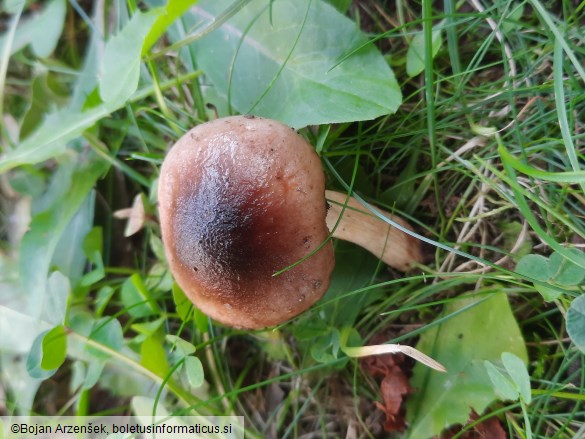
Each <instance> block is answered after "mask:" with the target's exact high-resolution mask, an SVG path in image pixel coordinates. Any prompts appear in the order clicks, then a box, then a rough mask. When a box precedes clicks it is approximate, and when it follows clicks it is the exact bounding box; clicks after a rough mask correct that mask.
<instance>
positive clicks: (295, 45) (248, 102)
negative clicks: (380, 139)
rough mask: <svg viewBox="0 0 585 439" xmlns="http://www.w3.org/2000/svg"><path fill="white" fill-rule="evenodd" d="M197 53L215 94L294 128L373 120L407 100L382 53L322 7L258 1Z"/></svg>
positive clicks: (206, 14) (210, 7) (214, 8)
mask: <svg viewBox="0 0 585 439" xmlns="http://www.w3.org/2000/svg"><path fill="white" fill-rule="evenodd" d="M231 3H232V1H231V0H220V1H218V0H207V1H201V2H200V3H199V4H198V5H197V6H196V7H195V8H193V10H194V12H195V13H194V15H191V16H190V18H189V20H188V21H187V23H186V26H192V25H195V24H196V23H200V22H201V21H204V22H205V23H210V22H211V21H212V20H214V19H215V18H217V17H218V16H219V15H220V14H221V13H222V11H224V10H225V9H227V8H228V7H229V6H230V4H231ZM194 48H195V51H196V58H197V64H198V66H200V67H201V68H202V69H203V70H204V71H205V74H206V75H207V76H208V77H209V79H210V80H211V82H212V83H213V85H214V91H215V92H218V93H219V94H221V95H223V97H224V98H225V99H226V100H228V101H231V104H232V105H233V107H234V108H235V109H236V110H237V111H238V112H240V113H252V114H255V115H258V116H264V117H269V118H272V119H276V120H279V121H281V122H283V123H285V124H287V125H289V126H291V127H294V128H300V127H304V126H307V125H321V124H326V123H340V122H350V121H356V120H370V119H374V118H376V117H378V116H382V115H385V114H389V113H393V112H395V111H396V109H397V108H398V106H399V105H400V104H401V101H402V97H401V92H400V88H399V86H398V84H397V82H396V80H395V78H394V74H393V73H392V70H391V69H390V67H389V66H388V64H387V63H386V61H385V59H384V58H383V57H382V55H381V54H380V52H379V51H378V50H377V49H376V48H375V46H374V45H372V44H367V38H366V37H365V36H364V35H363V34H362V33H361V32H360V31H359V30H358V29H357V27H356V25H355V23H353V22H352V21H351V20H350V19H349V18H347V17H345V16H344V15H342V14H340V13H339V12H337V11H336V10H335V8H333V7H332V6H330V5H328V4H326V3H324V2H322V1H319V0H312V1H310V0H298V1H294V2H287V1H274V2H270V4H269V3H268V2H266V1H263V0H252V1H251V2H250V3H249V4H247V5H246V7H245V8H243V9H242V10H241V11H239V12H238V13H237V14H236V15H235V16H234V17H232V18H231V19H230V20H228V21H227V22H226V23H225V24H223V25H222V26H221V27H219V28H218V29H217V30H215V31H213V32H211V33H209V34H208V35H206V36H204V37H203V38H200V39H199V40H197V41H196V42H195V43H194ZM357 48H360V49H359V50H356V49H357ZM346 55H349V56H347V57H346ZM344 57H345V58H344ZM340 59H343V61H342V62H339V60H340ZM230 73H231V74H230Z"/></svg>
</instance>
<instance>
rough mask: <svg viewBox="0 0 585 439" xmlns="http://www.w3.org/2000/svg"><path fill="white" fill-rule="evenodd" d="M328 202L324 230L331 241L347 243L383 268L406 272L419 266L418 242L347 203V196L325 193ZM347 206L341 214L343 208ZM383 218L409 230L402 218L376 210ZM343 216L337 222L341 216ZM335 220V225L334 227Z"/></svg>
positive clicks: (352, 201)
mask: <svg viewBox="0 0 585 439" xmlns="http://www.w3.org/2000/svg"><path fill="white" fill-rule="evenodd" d="M325 197H326V198H327V200H328V202H329V210H328V212H327V227H329V230H333V229H334V227H335V225H336V224H337V227H336V228H335V230H334V231H333V237H334V238H338V239H342V240H344V241H350V242H353V243H354V244H357V245H359V246H360V247H363V248H365V249H366V250H368V251H369V252H370V253H372V254H373V255H374V256H376V257H377V258H379V259H381V260H382V261H384V263H385V264H387V265H389V266H391V267H393V268H396V269H398V270H400V271H408V270H409V269H410V268H412V265H413V264H414V263H420V262H422V253H421V249H420V241H419V240H418V239H416V238H414V237H412V236H410V235H408V234H406V233H404V232H402V231H400V230H398V229H396V228H394V227H392V226H391V225H390V224H388V223H386V222H384V221H382V220H381V219H380V218H378V217H377V216H375V215H374V214H373V213H371V212H369V211H368V210H367V209H366V208H365V207H364V206H363V205H362V204H361V203H360V202H359V201H358V200H356V199H355V198H353V197H350V198H349V201H347V194H344V193H341V192H335V191H325ZM346 202H347V206H346V208H345V210H343V207H344V205H345V204H346ZM378 210H379V212H381V213H383V214H384V215H385V216H386V217H388V218H389V219H391V220H392V221H394V222H396V223H398V224H400V225H401V226H403V227H405V228H407V229H409V230H412V227H411V226H410V225H409V224H408V223H407V222H406V221H404V220H403V219H402V218H399V217H397V216H396V215H392V214H391V213H389V212H386V211H384V210H381V209H378ZM342 211H343V216H342V217H341V219H340V220H339V217H340V216H341V213H342ZM338 220H339V223H337V222H338Z"/></svg>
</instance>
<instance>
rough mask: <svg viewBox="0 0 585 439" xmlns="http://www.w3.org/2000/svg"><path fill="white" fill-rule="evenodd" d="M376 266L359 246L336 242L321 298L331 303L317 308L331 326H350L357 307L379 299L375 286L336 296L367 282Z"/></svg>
mask: <svg viewBox="0 0 585 439" xmlns="http://www.w3.org/2000/svg"><path fill="white" fill-rule="evenodd" d="M379 265H380V262H379V260H378V259H377V258H376V257H375V256H373V255H371V254H370V253H369V252H367V251H365V250H363V249H362V248H359V247H357V246H356V245H354V244H351V243H347V242H341V241H340V242H337V243H336V247H335V268H334V270H333V275H332V276H331V284H330V285H329V289H328V290H327V294H326V295H325V297H324V300H325V301H326V302H329V301H332V303H331V304H329V305H327V306H326V307H324V308H323V310H322V311H321V312H324V313H325V315H326V316H327V317H326V321H328V322H330V323H329V324H330V325H331V326H352V325H353V324H354V322H355V320H356V318H357V316H358V315H359V313H360V312H361V310H362V309H363V308H364V307H365V306H368V305H369V304H370V303H372V302H373V301H375V300H377V299H379V298H380V295H381V293H382V290H381V289H379V288H378V289H374V288H372V289H370V290H367V291H364V292H361V293H359V294H353V295H350V296H348V297H340V296H343V295H346V294H350V293H351V292H352V291H355V290H358V289H360V288H364V287H367V286H368V285H370V284H371V283H372V281H373V280H374V279H375V276H376V272H377V270H378V268H379ZM308 318H309V319H310V316H308Z"/></svg>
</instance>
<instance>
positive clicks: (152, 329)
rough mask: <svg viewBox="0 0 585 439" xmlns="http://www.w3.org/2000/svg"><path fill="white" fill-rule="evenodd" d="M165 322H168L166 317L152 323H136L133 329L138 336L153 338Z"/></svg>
mask: <svg viewBox="0 0 585 439" xmlns="http://www.w3.org/2000/svg"><path fill="white" fill-rule="evenodd" d="M165 320H166V318H165V317H159V318H158V319H156V320H153V321H152V322H145V323H134V324H133V325H132V326H131V327H132V329H133V330H134V331H136V332H137V333H138V334H142V335H145V336H147V337H151V336H153V335H154V334H155V333H156V331H157V330H158V328H160V327H161V326H162V324H163V323H164V322H165Z"/></svg>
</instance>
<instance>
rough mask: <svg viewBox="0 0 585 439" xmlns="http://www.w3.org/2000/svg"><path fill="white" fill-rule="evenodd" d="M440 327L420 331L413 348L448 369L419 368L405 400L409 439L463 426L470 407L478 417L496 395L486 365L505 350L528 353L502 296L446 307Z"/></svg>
mask: <svg viewBox="0 0 585 439" xmlns="http://www.w3.org/2000/svg"><path fill="white" fill-rule="evenodd" d="M458 311H459V312H460V313H459V314H456V315H455V316H454V317H451V318H449V319H448V320H446V321H445V322H444V323H442V324H440V325H439V326H436V327H433V328H431V329H430V330H428V331H426V332H424V333H423V334H422V336H421V338H420V341H419V342H418V344H417V346H416V348H417V349H418V350H420V351H421V352H424V353H425V354H427V355H430V356H431V357H432V358H434V359H435V360H437V361H438V362H439V363H441V364H442V365H444V366H445V367H446V368H447V373H437V372H434V371H431V370H430V369H428V368H427V367H424V366H422V365H419V364H417V365H416V366H415V368H414V372H413V377H412V380H411V387H413V388H415V389H418V391H417V392H416V393H414V394H413V395H412V396H411V397H410V398H409V400H408V403H407V420H408V422H409V424H410V426H411V427H410V429H409V431H408V437H409V438H416V439H418V438H428V437H431V436H433V435H436V434H439V433H440V432H441V431H442V430H443V429H445V428H447V427H448V426H449V425H452V424H465V423H466V422H467V420H468V418H469V413H470V411H471V410H472V409H473V410H475V412H477V413H482V412H483V411H484V410H485V408H486V407H487V406H488V405H489V404H491V403H492V402H493V401H494V400H495V399H497V395H496V393H495V391H494V387H493V385H492V382H491V380H490V378H489V376H488V373H487V370H486V368H485V365H484V361H486V360H487V361H491V362H496V363H497V362H499V360H500V356H501V354H502V352H504V351H508V352H511V353H513V354H515V355H517V356H518V357H519V358H521V359H522V361H526V359H527V353H526V347H525V345H524V340H523V339H522V334H521V332H520V328H519V327H518V324H517V323H516V320H515V319H514V315H513V314H512V310H511V309H510V304H509V303H508V299H507V297H506V295H505V294H503V293H494V294H491V295H490V296H488V297H481V298H480V297H473V296H470V297H466V298H463V299H460V300H457V301H453V302H451V303H449V304H448V305H446V306H445V310H444V313H443V314H444V316H447V315H451V314H453V313H456V312H458Z"/></svg>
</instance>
